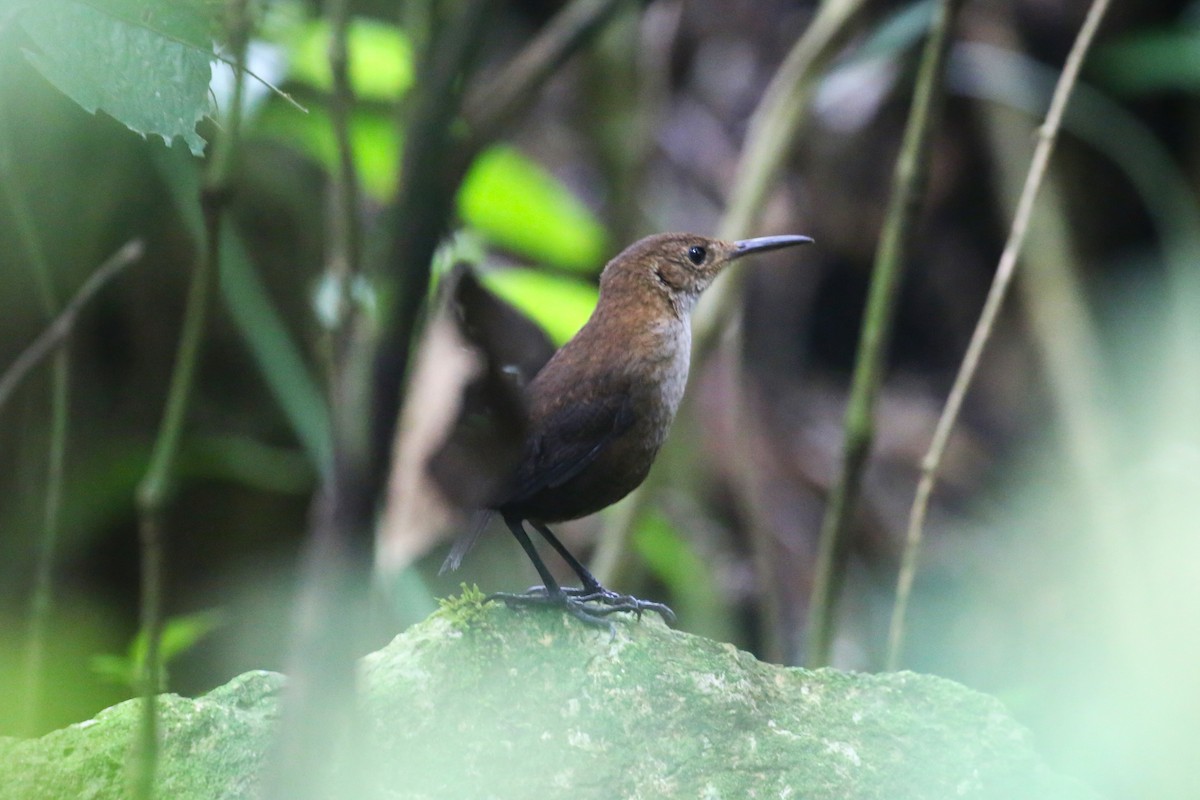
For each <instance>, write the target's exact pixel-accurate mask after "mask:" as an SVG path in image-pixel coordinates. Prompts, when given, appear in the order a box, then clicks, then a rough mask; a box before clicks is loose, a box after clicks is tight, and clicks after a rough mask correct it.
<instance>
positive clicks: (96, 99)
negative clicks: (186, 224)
mask: <svg viewBox="0 0 1200 800" xmlns="http://www.w3.org/2000/svg"><path fill="white" fill-rule="evenodd" d="M21 24H22V26H23V27H24V28H25V30H26V32H27V33H28V34H29V37H30V39H31V40H32V41H33V43H34V45H35V48H36V49H35V50H28V51H26V53H25V54H26V57H27V58H28V59H29V61H30V62H31V63H32V64H33V65H34V66H35V67H36V68H37V69H38V71H39V72H41V73H42V75H44V76H45V78H46V80H48V81H50V82H51V83H52V84H54V85H55V86H56V87H57V88H58V90H59V91H61V92H62V93H63V94H65V95H67V96H68V97H70V98H71V99H72V100H74V101H75V102H76V103H78V104H79V105H80V106H82V107H83V108H84V109H85V110H86V111H88V112H90V113H93V114H94V113H96V112H97V111H104V112H105V113H107V114H109V115H111V116H112V117H113V118H114V119H116V120H117V121H119V122H121V123H122V124H124V125H125V126H126V127H128V128H129V129H130V130H132V131H134V132H135V133H138V134H140V135H142V136H147V135H150V134H157V135H159V136H161V137H162V138H163V139H164V140H165V141H166V142H167V143H168V144H169V143H170V142H171V140H172V139H174V138H175V137H176V136H180V137H182V138H183V140H184V141H185V142H186V143H187V145H188V148H189V149H190V150H191V151H192V153H193V154H194V155H197V156H199V155H202V154H203V153H204V140H203V139H201V138H200V136H199V135H198V134H197V133H196V123H197V122H199V121H200V119H201V118H202V117H204V115H205V114H206V113H208V83H209V80H210V78H211V76H212V69H211V65H210V62H211V58H212V53H211V50H210V51H209V52H207V53H206V52H204V51H201V50H199V49H197V48H196V47H194V46H192V45H188V44H183V43H181V42H179V41H176V40H174V39H171V38H168V37H166V36H164V35H162V34H161V33H157V32H154V31H151V30H149V29H148V28H146V27H142V26H135V25H131V24H129V23H128V22H126V21H124V20H122V19H119V18H117V17H114V16H111V15H109V14H105V13H103V12H101V11H98V10H96V9H95V8H93V7H92V6H90V5H86V4H84V3H81V2H76V0H54V2H44V3H39V4H37V5H33V6H31V7H30V8H28V9H27V10H26V11H25V12H24V13H23V14H22V16H21Z"/></svg>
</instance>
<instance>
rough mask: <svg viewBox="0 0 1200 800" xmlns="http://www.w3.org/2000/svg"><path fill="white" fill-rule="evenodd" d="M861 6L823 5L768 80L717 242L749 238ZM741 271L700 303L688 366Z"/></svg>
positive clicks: (730, 301) (724, 313)
mask: <svg viewBox="0 0 1200 800" xmlns="http://www.w3.org/2000/svg"><path fill="white" fill-rule="evenodd" d="M866 5H867V4H866V0H825V2H823V3H822V4H821V7H820V8H819V9H818V10H817V14H816V16H815V17H813V20H812V22H811V23H809V26H808V28H806V29H805V31H804V34H803V35H802V36H801V37H800V38H799V39H798V40H797V41H796V44H795V45H794V46H793V47H792V49H791V51H790V52H789V53H788V55H787V57H786V58H785V59H784V61H783V64H781V65H780V67H779V70H778V71H777V72H776V73H775V77H773V78H772V79H771V83H770V84H769V85H768V86H767V89H766V91H765V92H764V93H763V98H762V100H761V101H760V102H759V104H758V108H757V109H755V111H754V115H753V116H752V117H751V118H750V126H749V128H748V129H747V130H746V142H745V145H744V146H743V148H742V154H741V158H740V159H739V161H738V166H737V173H736V177H735V178H734V184H733V190H732V191H731V192H730V195H729V203H728V207H727V209H726V211H725V216H724V219H722V220H721V225H720V227H719V236H721V238H724V239H736V238H738V237H742V236H752V235H754V233H755V230H756V227H757V225H758V221H759V218H760V217H761V216H762V213H763V209H764V208H766V205H767V200H769V199H770V193H771V191H772V190H773V189H774V188H775V187H776V185H777V184H778V182H779V176H780V175H781V174H782V173H783V168H784V165H785V164H786V163H787V160H788V158H789V157H790V156H791V154H792V152H793V149H794V147H795V141H796V137H797V135H798V134H799V131H800V130H801V128H802V127H803V126H804V123H805V122H806V121H807V119H808V113H809V111H810V109H811V100H812V94H813V92H814V91H815V90H816V87H817V85H818V82H819V79H820V77H821V75H822V74H823V73H824V72H825V68H826V67H827V66H828V65H829V63H830V62H831V61H832V60H833V59H834V57H835V56H836V55H837V54H838V53H839V52H840V51H841V49H842V47H843V46H844V45H845V44H846V42H847V41H848V40H849V39H850V36H851V35H852V34H853V33H854V30H855V26H856V24H857V22H858V20H859V18H860V15H861V14H862V13H863V11H864V10H865V9H866ZM743 269H744V265H739V264H734V265H732V267H731V268H730V269H729V270H726V275H725V276H723V277H722V279H721V281H720V282H718V284H717V285H716V286H713V287H712V288H711V289H709V290H708V292H706V293H705V295H704V297H703V298H702V299H701V302H700V307H699V308H697V309H696V315H695V323H694V325H693V327H694V331H695V338H694V340H693V349H692V362H693V363H699V362H701V361H703V360H704V359H705V358H706V357H707V356H708V353H709V352H710V350H711V349H712V347H713V346H714V344H715V343H716V340H717V335H718V334H719V333H720V331H721V330H723V329H724V327H725V325H724V323H725V321H726V320H728V319H729V316H730V314H731V312H732V311H733V309H734V308H736V307H737V304H738V297H739V296H740V291H739V288H740V285H741V275H742V273H743Z"/></svg>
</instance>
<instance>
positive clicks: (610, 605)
mask: <svg viewBox="0 0 1200 800" xmlns="http://www.w3.org/2000/svg"><path fill="white" fill-rule="evenodd" d="M487 599H488V600H489V601H493V600H501V601H503V602H504V604H505V605H507V606H509V607H510V608H520V607H528V606H544V607H551V608H562V609H563V610H564V611H566V612H567V613H568V614H570V615H571V616H573V617H575V618H576V619H578V620H579V621H581V622H584V623H587V624H588V625H598V626H606V627H609V628H610V629H611V628H612V623H610V622H609V621H608V620H607V619H605V617H607V616H609V615H610V614H615V613H617V612H618V611H628V612H631V613H633V614H636V615H637V617H638V619H641V617H642V614H643V613H644V612H646V611H653V612H655V613H656V614H658V615H659V616H660V617H662V618H663V621H664V622H666V623H667V624H668V625H670V624H673V623H674V622H675V612H674V611H672V610H671V609H670V608H668V607H667V606H666V605H664V604H663V603H655V602H653V601H651V600H641V599H639V598H637V597H634V596H633V595H631V594H618V593H617V592H613V591H609V590H608V589H605V588H604V587H603V586H599V585H597V586H591V587H582V588H580V587H563V588H559V589H557V590H556V591H551V590H548V589H547V588H546V587H545V586H531V587H530V588H529V589H528V590H526V591H524V592H521V593H512V592H496V593H494V594H490V595H488V597H487Z"/></svg>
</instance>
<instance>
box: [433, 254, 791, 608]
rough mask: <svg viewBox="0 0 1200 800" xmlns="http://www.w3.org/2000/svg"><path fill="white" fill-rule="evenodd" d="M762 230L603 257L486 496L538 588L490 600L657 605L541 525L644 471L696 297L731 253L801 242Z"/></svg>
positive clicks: (533, 389) (667, 407)
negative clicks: (605, 580) (567, 572)
mask: <svg viewBox="0 0 1200 800" xmlns="http://www.w3.org/2000/svg"><path fill="white" fill-rule="evenodd" d="M811 241H812V239H810V238H809V237H807V236H764V237H761V238H757V239H744V240H742V241H736V242H727V241H721V240H719V239H710V238H706V237H704V236H697V235H695V234H690V233H663V234H658V235H655V236H648V237H646V238H645V239H642V240H640V241H638V242H635V243H634V244H632V245H630V246H629V247H628V248H626V249H625V250H624V251H622V252H621V253H620V254H619V255H618V256H617V257H616V258H614V259H613V260H612V261H610V262H608V264H607V265H606V266H605V268H604V272H603V273H602V274H601V275H600V299H599V301H598V302H597V304H596V308H595V310H594V311H593V312H592V315H591V317H590V318H589V319H588V321H587V323H586V324H585V325H584V326H583V328H581V329H580V330H579V332H578V333H577V334H575V336H574V338H572V339H571V340H570V341H569V342H567V343H566V344H565V345H563V346H562V347H561V348H560V349H559V350H558V351H557V352H556V353H555V354H554V355H553V356H552V357H551V358H550V360H549V361H548V362H547V363H546V365H545V366H544V367H542V369H541V370H540V371H539V372H538V373H537V375H536V376H535V377H534V379H533V380H532V381H531V382H530V384H529V386H528V389H527V392H526V403H527V411H528V429H527V434H526V437H525V441H524V446H523V448H522V452H521V456H520V459H519V461H518V466H517V468H516V470H515V473H514V474H513V476H512V478H511V480H509V481H508V482H507V483H505V485H504V486H505V488H504V490H503V491H502V492H500V493H499V495H498V496H496V497H495V498H494V500H493V501H492V502H491V503H489V504H488V505H489V508H488V509H487V511H488V512H493V511H494V512H499V513H500V516H501V517H503V519H504V522H505V524H506V525H507V526H508V529H509V530H510V531H511V532H512V534H513V536H515V537H516V538H517V541H518V542H520V544H521V547H522V548H523V549H524V550H525V553H526V554H527V555H528V556H529V559H530V560H531V561H532V562H533V566H534V567H535V568H536V569H537V571H538V575H539V576H541V579H542V585H541V586H538V587H535V588H533V589H530V590H529V591H527V592H525V593H523V594H508V593H500V594H496V595H493V598H496V599H501V600H504V601H505V602H507V603H509V604H510V605H549V606H556V607H561V608H563V609H565V610H566V611H568V612H569V613H571V614H572V615H574V616H575V617H577V618H579V619H581V620H583V621H585V622H589V623H593V624H596V623H603V619H602V618H603V617H605V616H607V615H608V614H611V613H613V612H616V611H633V612H635V613H637V614H639V615H640V614H641V612H643V611H646V610H651V611H655V612H658V613H659V614H660V615H662V616H663V617H664V619H666V620H668V621H671V620H672V619H673V618H674V614H672V612H671V610H670V609H669V608H667V607H666V606H665V605H663V604H661V603H654V602H649V601H645V600H639V599H638V598H636V597H633V596H631V595H622V594H617V593H615V592H611V591H609V590H607V589H605V588H604V587H603V586H601V585H600V582H599V581H598V580H596V578H595V577H594V576H593V575H592V574H591V572H589V571H588V570H587V568H586V567H584V566H583V564H582V563H580V562H579V560H578V559H576V558H575V557H574V556H573V555H572V554H571V553H570V551H568V550H567V548H566V547H565V546H564V545H563V544H562V542H560V541H559V540H558V538H557V537H555V536H554V534H553V533H551V532H550V529H549V528H547V527H546V523H549V522H562V521H564V520H571V519H577V518H579V517H583V516H587V515H588V514H592V513H594V512H596V511H599V510H600V509H602V508H605V507H607V506H610V505H612V504H613V503H615V502H617V501H618V500H620V499H621V498H623V497H624V496H625V495H627V494H629V493H630V492H631V491H633V490H634V489H635V488H637V486H638V485H639V484H640V483H641V482H642V481H643V480H644V479H645V477H646V474H647V473H648V472H649V471H650V465H651V464H653V463H654V458H655V456H656V455H657V454H658V450H659V448H660V447H661V446H662V444H663V441H664V440H665V439H666V438H667V432H668V431H669V430H670V427H671V422H672V420H674V418H675V412H676V410H678V408H679V401H680V400H681V399H682V397H683V390H684V386H685V385H686V383H687V376H688V365H689V361H690V357H691V344H692V332H691V323H690V319H689V317H690V314H691V311H692V309H693V308H695V306H696V301H697V300H698V299H699V297H700V294H701V293H702V292H703V291H704V290H705V289H707V288H708V287H709V285H711V284H712V282H713V279H714V278H716V276H717V275H718V274H720V272H721V271H722V270H723V269H725V267H727V266H728V265H729V264H730V263H732V262H733V261H735V260H737V259H739V258H742V257H744V256H747V255H750V254H751V253H761V252H765V251H768V250H776V249H779V248H782V247H792V246H794V245H799V244H805V243H807V242H811ZM489 516H490V513H488V514H485V515H482V517H481V518H480V519H478V520H477V521H476V523H475V524H474V525H473V526H472V529H471V530H470V531H468V532H467V533H466V534H464V535H463V536H462V537H461V538H460V539H459V540H458V541H457V542H455V544H454V547H453V549H452V550H451V551H450V555H449V556H448V557H447V559H446V563H445V564H444V565H443V567H442V571H443V572H444V571H446V570H447V569H455V568H457V567H458V565H459V563H460V562H461V561H462V557H463V556H464V555H465V554H466V552H467V550H469V549H470V547H471V545H472V544H474V542H475V540H476V538H477V537H478V535H479V533H480V532H481V531H482V529H483V527H484V525H485V524H486V521H487V517H489ZM525 522H528V523H529V524H530V525H532V526H533V528H534V530H536V531H537V532H538V533H539V534H541V535H542V537H543V538H545V540H546V541H547V542H549V544H550V546H551V547H553V548H554V549H555V550H556V551H557V552H558V554H559V555H560V556H562V557H563V559H565V560H566V562H567V563H568V564H569V565H570V567H571V569H572V570H574V572H575V573H576V574H577V575H578V576H579V579H580V581H581V582H582V586H581V587H580V588H578V589H576V588H564V587H562V586H560V585H559V584H558V582H557V581H556V580H555V579H554V576H553V575H551V573H550V571H549V570H548V569H547V568H546V565H545V563H544V562H543V561H542V559H541V557H540V556H539V555H538V552H537V549H536V548H535V547H534V545H533V542H532V541H530V538H529V534H528V533H526V531H525V527H524V523H525Z"/></svg>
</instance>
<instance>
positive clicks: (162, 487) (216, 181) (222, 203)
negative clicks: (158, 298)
mask: <svg viewBox="0 0 1200 800" xmlns="http://www.w3.org/2000/svg"><path fill="white" fill-rule="evenodd" d="M247 2H248V0H231V2H230V3H229V6H228V11H227V14H228V17H227V20H228V33H229V42H230V49H231V50H232V52H233V56H234V57H233V70H234V90H233V98H232V100H231V103H230V108H229V112H228V114H227V116H226V120H225V126H224V130H223V131H222V132H221V133H220V134H219V135H218V136H217V139H216V141H215V142H214V143H213V145H212V151H211V154H210V156H209V160H208V164H207V165H206V167H205V174H204V181H203V184H202V186H201V190H200V193H201V196H200V206H201V210H202V211H203V214H204V234H205V235H204V243H203V247H202V253H201V254H200V257H199V258H198V259H197V261H196V264H195V266H194V267H193V269H192V277H191V281H190V283H189V286H188V295H187V304H186V307H185V309H184V316H183V326H182V330H181V332H180V337H179V346H178V349H177V350H176V353H175V365H174V369H173V370H172V373H171V382H170V386H169V388H168V390H167V401H166V406H165V408H164V411H163V416H162V420H161V422H160V424H159V429H158V435H157V437H156V438H155V441H154V449H153V450H152V452H151V455H150V463H149V466H148V467H147V469H146V474H145V475H144V476H143V478H142V480H141V482H140V483H139V484H138V488H137V498H136V499H137V507H138V516H139V522H138V533H139V538H140V542H141V557H142V567H141V590H142V597H141V628H142V632H143V633H144V634H145V636H146V660H145V663H144V664H142V665H141V667H142V674H141V696H142V716H141V724H140V727H139V735H138V749H137V753H138V758H137V768H136V772H135V777H134V786H133V794H134V797H136V798H138V800H148V798H152V797H153V796H154V778H155V772H156V769H157V762H158V710H157V695H158V693H159V692H161V691H162V690H163V686H162V674H163V673H162V667H161V664H160V663H159V662H160V660H161V656H160V644H161V641H160V640H161V636H162V591H163V573H164V569H163V514H164V511H165V509H166V506H167V503H168V500H169V496H170V491H171V488H172V484H173V482H174V477H175V475H174V473H175V461H176V458H177V456H178V452H179V442H180V440H181V438H182V435H183V426H184V423H185V421H186V418H187V409H188V403H189V401H190V398H191V394H192V386H193V383H194V381H195V374H196V367H197V364H198V363H199V360H200V348H201V344H202V343H203V339H204V331H205V327H206V321H207V316H208V306H209V297H210V295H211V294H212V290H213V283H214V281H215V279H216V275H217V273H218V270H219V262H220V252H221V228H222V223H223V218H224V213H225V208H226V206H227V204H228V201H229V195H230V175H231V171H232V165H233V158H234V152H235V151H234V148H235V147H236V145H237V136H238V131H239V128H240V125H241V113H242V97H243V80H242V77H243V73H242V71H243V67H244V64H245V57H246V47H247V44H248V42H249V38H250V30H249V28H250V20H249V16H248V9H247Z"/></svg>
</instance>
